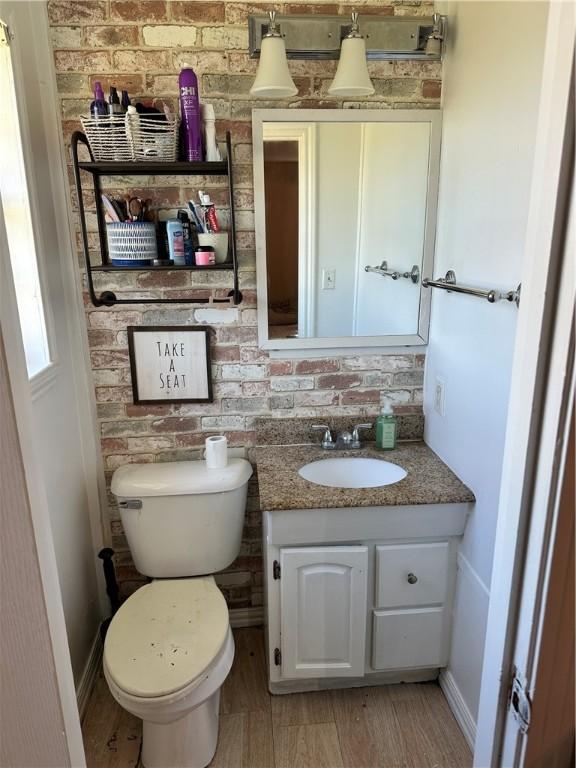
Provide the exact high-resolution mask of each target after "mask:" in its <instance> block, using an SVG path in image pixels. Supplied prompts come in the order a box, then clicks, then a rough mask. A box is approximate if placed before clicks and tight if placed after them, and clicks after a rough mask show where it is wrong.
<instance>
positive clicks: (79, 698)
mask: <svg viewBox="0 0 576 768" xmlns="http://www.w3.org/2000/svg"><path fill="white" fill-rule="evenodd" d="M102 650H103V648H102V640H101V639H100V627H98V632H97V633H96V637H95V638H94V642H93V643H92V648H91V649H90V655H89V656H88V661H87V662H86V666H85V667H84V672H83V673H82V677H81V678H80V682H79V683H78V686H77V688H76V702H77V704H78V712H79V713H80V720H82V718H83V717H84V713H85V711H86V705H87V704H88V699H89V698H90V694H91V693H92V689H93V688H94V683H95V682H96V678H97V677H98V673H99V672H100V665H101V663H102Z"/></svg>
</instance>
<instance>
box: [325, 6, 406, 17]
mask: <svg viewBox="0 0 576 768" xmlns="http://www.w3.org/2000/svg"><path fill="white" fill-rule="evenodd" d="M352 11H358V13H359V14H360V18H362V16H367V15H371V14H375V15H377V16H393V15H394V8H393V6H391V5H378V4H376V3H375V4H374V5H354V4H349V3H343V4H341V5H340V7H339V9H338V13H339V14H341V15H342V16H350V14H351V13H352Z"/></svg>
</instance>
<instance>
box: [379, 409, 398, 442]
mask: <svg viewBox="0 0 576 768" xmlns="http://www.w3.org/2000/svg"><path fill="white" fill-rule="evenodd" d="M397 421H398V420H397V418H396V416H394V411H393V410H392V406H391V405H390V403H388V402H386V403H384V405H383V406H382V411H381V413H380V416H378V418H377V419H376V448H378V449H379V450H381V451H391V450H393V449H394V448H396V425H397Z"/></svg>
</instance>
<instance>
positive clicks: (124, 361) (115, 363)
mask: <svg viewBox="0 0 576 768" xmlns="http://www.w3.org/2000/svg"><path fill="white" fill-rule="evenodd" d="M90 360H91V361H92V367H93V368H126V366H127V365H128V364H129V357H128V350H110V349H106V350H101V351H100V350H99V351H96V352H91V353H90Z"/></svg>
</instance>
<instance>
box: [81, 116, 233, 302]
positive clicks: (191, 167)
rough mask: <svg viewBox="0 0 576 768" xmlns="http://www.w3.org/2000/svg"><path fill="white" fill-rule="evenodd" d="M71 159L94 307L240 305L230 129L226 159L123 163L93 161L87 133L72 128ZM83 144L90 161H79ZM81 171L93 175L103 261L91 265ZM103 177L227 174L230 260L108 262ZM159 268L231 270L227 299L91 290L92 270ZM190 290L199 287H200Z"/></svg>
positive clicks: (83, 247)
mask: <svg viewBox="0 0 576 768" xmlns="http://www.w3.org/2000/svg"><path fill="white" fill-rule="evenodd" d="M71 144H72V158H73V161H74V181H75V184H76V193H77V195H78V212H79V216H80V231H81V235H82V250H83V253H84V262H85V265H86V279H87V283H88V293H89V295H90V301H91V302H92V304H94V306H95V307H111V306H114V305H115V304H207V303H215V304H240V302H241V301H242V294H241V292H240V290H239V284H238V257H237V254H236V221H235V214H234V182H233V177H232V143H231V139H230V132H229V131H227V132H226V160H224V161H221V162H216V163H213V162H202V163H187V162H172V163H166V162H160V163H154V162H148V163H125V162H118V163H115V162H108V161H106V162H96V161H94V159H93V157H92V153H91V152H90V146H89V144H88V140H87V138H86V136H85V135H84V134H83V133H82V132H81V131H75V132H74V133H73V134H72V142H71ZM79 144H84V145H85V146H86V147H87V148H88V151H89V152H90V157H91V158H92V160H91V161H90V162H80V161H79V159H78V145H79ZM80 171H87V172H88V173H90V174H92V182H93V189H94V198H95V203H96V216H97V220H98V235H99V239H100V252H101V255H102V263H101V264H98V265H92V263H91V261H90V251H89V247H88V230H87V227H86V212H85V209H84V196H83V192H82V179H81V176H80ZM102 176H226V177H227V178H228V195H229V201H230V252H231V261H230V262H226V263H223V264H213V265H210V266H195V265H194V266H180V265H178V266H176V265H173V266H166V267H165V266H161V267H153V266H150V267H130V266H128V267H120V266H115V265H114V264H111V263H110V261H109V258H108V241H107V238H106V222H105V219H104V211H103V208H102V185H101V178H102ZM162 270H189V271H198V272H200V271H202V272H209V271H215V270H228V271H231V272H232V273H233V281H232V289H231V291H230V292H229V294H228V298H226V299H215V298H210V299H208V300H206V299H198V298H192V297H191V298H178V299H145V298H142V299H122V298H118V297H117V296H116V294H115V293H114V292H113V291H103V292H102V293H101V294H100V295H99V296H98V295H96V292H95V290H94V281H93V273H94V272H154V271H162ZM191 290H194V291H198V290H202V289H201V287H200V286H198V287H195V288H193V289H191Z"/></svg>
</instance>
